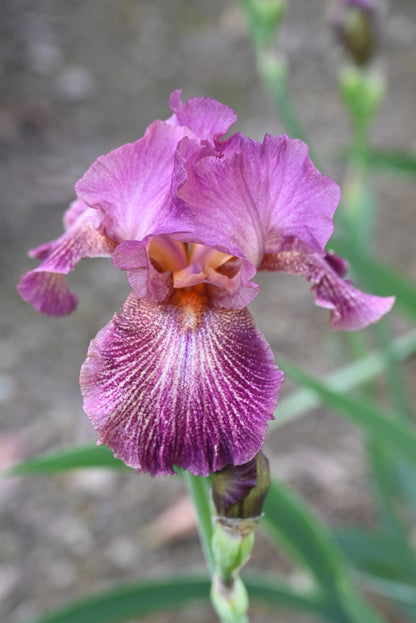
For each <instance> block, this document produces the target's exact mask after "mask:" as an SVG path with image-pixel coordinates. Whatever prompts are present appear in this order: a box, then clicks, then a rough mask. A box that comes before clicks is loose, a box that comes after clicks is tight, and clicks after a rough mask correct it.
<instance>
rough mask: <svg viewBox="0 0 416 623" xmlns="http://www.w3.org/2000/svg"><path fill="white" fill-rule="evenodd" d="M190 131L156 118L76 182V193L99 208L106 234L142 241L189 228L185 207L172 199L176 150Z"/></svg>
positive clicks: (99, 160) (92, 166) (189, 222)
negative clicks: (171, 191) (149, 236)
mask: <svg viewBox="0 0 416 623" xmlns="http://www.w3.org/2000/svg"><path fill="white" fill-rule="evenodd" d="M189 134H192V133H191V132H190V130H188V129H187V128H183V127H175V126H173V125H169V124H167V123H165V122H163V121H155V122H154V123H153V124H152V125H151V126H149V128H148V129H147V131H146V134H145V135H144V137H142V138H140V139H139V140H137V141H136V142H135V143H127V144H126V145H123V146H122V147H119V148H118V149H114V150H113V151H110V153H108V154H106V155H105V156H100V158H98V159H97V160H96V161H95V162H94V163H93V164H92V165H91V167H90V168H89V169H88V171H87V172H86V173H85V175H84V176H83V177H82V178H81V179H80V180H79V181H78V182H77V184H76V186H75V188H76V191H77V194H78V196H79V197H80V198H81V199H82V200H83V201H85V202H86V203H87V204H88V205H90V206H92V207H94V208H97V209H99V210H100V211H102V212H103V214H104V219H103V227H104V228H105V231H106V233H107V235H108V236H109V237H111V238H113V239H114V240H116V241H117V242H121V241H123V240H143V239H144V238H145V237H146V236H148V235H149V234H152V235H158V234H170V233H173V232H181V231H188V230H189V229H190V227H192V222H193V221H192V217H191V215H190V212H189V210H188V211H187V210H186V209H184V208H183V207H182V208H181V209H180V210H178V209H176V208H175V206H174V205H173V204H172V202H171V201H170V188H171V184H172V173H173V165H174V160H175V152H176V148H177V146H178V143H179V141H180V140H181V139H182V138H183V137H184V136H186V135H189Z"/></svg>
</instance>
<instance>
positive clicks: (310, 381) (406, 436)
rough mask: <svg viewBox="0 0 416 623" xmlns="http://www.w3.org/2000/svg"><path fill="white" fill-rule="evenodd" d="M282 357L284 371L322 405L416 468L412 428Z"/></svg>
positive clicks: (414, 437) (370, 403)
mask: <svg viewBox="0 0 416 623" xmlns="http://www.w3.org/2000/svg"><path fill="white" fill-rule="evenodd" d="M282 359H283V358H282V357H280V358H279V360H280V364H281V367H282V369H283V370H284V371H285V372H286V373H287V374H288V376H290V377H291V378H292V379H293V380H294V381H296V382H297V383H299V384H300V385H303V386H304V387H307V388H309V389H311V390H313V391H314V392H315V393H316V394H318V395H319V397H320V398H321V400H322V402H324V403H325V404H326V405H328V406H329V407H331V408H333V409H334V410H335V411H337V412H339V413H340V414H342V415H343V416H344V417H346V418H347V419H348V420H350V421H351V422H353V423H354V424H357V425H358V426H359V427H360V428H361V429H362V430H364V431H365V432H366V433H367V434H368V435H369V436H370V438H373V439H376V440H378V441H379V442H380V443H382V444H383V445H384V447H386V448H387V449H389V450H390V451H391V452H393V453H395V454H398V455H399V456H403V457H404V458H406V459H407V460H408V461H409V462H411V463H412V464H413V465H416V433H415V429H414V427H413V426H412V425H410V424H408V423H407V422H405V421H403V420H399V419H398V418H397V417H395V416H394V414H392V413H390V412H388V411H384V410H383V409H381V408H380V407H378V405H377V404H376V403H374V402H373V401H371V400H370V399H368V398H364V397H356V396H352V395H351V394H349V395H346V394H343V393H341V392H338V391H335V390H333V389H331V388H330V387H328V386H327V385H325V383H323V382H322V381H320V380H319V379H317V378H315V377H313V376H310V375H309V374H307V373H306V372H303V371H302V370H300V368H297V367H296V366H295V365H293V364H292V363H290V362H289V361H288V360H287V359H284V360H283V361H282Z"/></svg>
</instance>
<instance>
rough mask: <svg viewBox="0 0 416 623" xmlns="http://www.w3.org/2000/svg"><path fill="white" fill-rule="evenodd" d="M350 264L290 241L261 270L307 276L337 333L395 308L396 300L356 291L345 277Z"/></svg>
mask: <svg viewBox="0 0 416 623" xmlns="http://www.w3.org/2000/svg"><path fill="white" fill-rule="evenodd" d="M346 268H347V263H346V261H345V260H343V259H342V258H340V257H338V256H337V255H335V254H331V253H327V254H326V255H324V256H321V255H319V254H318V253H314V252H313V251H312V250H311V249H310V248H309V247H307V246H306V245H305V244H303V243H302V242H301V241H300V240H297V239H296V238H293V237H288V238H285V239H283V240H281V241H280V242H279V243H278V244H276V250H275V252H274V253H273V254H269V255H266V256H265V257H264V259H263V263H262V265H261V266H260V270H268V271H274V270H276V271H283V272H287V273H290V274H293V275H304V276H305V277H306V279H307V280H308V281H309V282H310V283H311V284H312V291H313V293H314V294H315V302H316V304H317V305H319V306H320V307H325V308H327V309H330V310H331V317H330V327H331V329H332V330H334V331H356V330H357V329H363V328H364V327H366V326H367V325H369V324H372V323H374V322H377V321H378V320H380V318H382V316H384V315H385V314H386V313H387V312H389V311H390V309H391V308H392V307H393V304H394V301H395V297H394V296H387V297H386V296H375V295H372V294H366V293H365V292H361V291H360V290H358V289H357V288H354V286H352V285H351V284H350V283H349V282H348V281H347V280H345V279H342V278H341V277H340V275H342V274H343V273H344V272H345V270H346Z"/></svg>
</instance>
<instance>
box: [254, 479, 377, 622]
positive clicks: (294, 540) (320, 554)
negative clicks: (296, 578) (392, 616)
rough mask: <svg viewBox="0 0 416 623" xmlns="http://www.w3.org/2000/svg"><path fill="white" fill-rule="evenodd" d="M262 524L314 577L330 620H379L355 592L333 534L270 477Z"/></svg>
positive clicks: (297, 499) (288, 491)
mask: <svg viewBox="0 0 416 623" xmlns="http://www.w3.org/2000/svg"><path fill="white" fill-rule="evenodd" d="M264 511H265V516H264V520H263V521H264V524H265V526H266V528H267V531H268V532H269V534H270V535H271V536H272V537H273V538H274V539H275V540H276V541H277V543H278V544H283V545H285V546H286V549H287V550H288V551H289V552H290V553H291V554H292V555H293V556H294V558H295V559H296V560H298V561H300V562H301V563H303V564H304V565H305V566H306V567H307V568H308V569H309V570H310V572H311V573H312V574H313V576H314V577H315V580H316V583H317V585H318V587H319V589H320V591H322V594H324V595H325V599H326V603H327V604H328V606H329V607H330V608H331V609H332V619H331V620H332V622H333V623H335V622H336V623H382V621H383V619H381V618H380V617H379V616H378V615H377V614H376V613H375V612H374V611H373V610H371V609H370V608H369V606H367V604H366V603H365V602H363V600H362V599H361V596H360V595H359V594H358V592H356V591H355V589H354V587H353V585H352V583H351V579H350V568H349V565H348V564H347V563H346V559H344V556H343V554H342V553H341V550H340V549H339V548H338V545H337V544H336V542H335V540H334V538H333V536H332V534H331V533H330V531H329V530H327V529H326V528H325V526H324V525H323V524H322V523H321V522H320V521H319V520H318V519H317V518H316V517H315V516H314V514H313V513H312V512H311V511H310V510H309V509H308V507H307V506H306V504H304V503H303V502H302V501H301V500H300V499H299V498H298V497H297V496H295V495H294V494H293V492H291V491H290V490H289V489H288V487H286V486H285V485H283V484H282V483H280V482H278V481H276V480H273V481H272V484H271V486H270V489H269V493H268V494H267V498H266V503H265V508H264Z"/></svg>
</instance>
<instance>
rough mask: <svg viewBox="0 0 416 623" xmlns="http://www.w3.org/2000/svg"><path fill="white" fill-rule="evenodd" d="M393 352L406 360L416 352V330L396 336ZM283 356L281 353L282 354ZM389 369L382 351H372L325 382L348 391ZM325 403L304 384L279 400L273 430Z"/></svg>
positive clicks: (399, 359)
mask: <svg viewBox="0 0 416 623" xmlns="http://www.w3.org/2000/svg"><path fill="white" fill-rule="evenodd" d="M391 349H392V354H393V355H394V357H395V359H396V360H397V361H403V360H405V359H407V358H408V357H409V356H410V355H412V354H414V353H415V352H416V331H410V332H409V333H406V335H404V336H401V337H399V338H396V339H395V340H394V341H393V343H392V345H391ZM279 360H280V355H279ZM385 369H386V360H385V358H384V356H383V354H382V353H381V352H380V351H375V352H372V353H369V354H368V355H366V356H365V357H362V358H361V359H358V360H357V361H354V362H353V363H350V364H348V365H346V366H343V367H342V368H340V369H339V370H337V371H336V372H333V373H332V374H329V375H327V376H325V377H324V381H323V382H324V384H325V385H326V386H327V387H330V388H331V389H335V390H339V391H342V392H348V391H350V390H351V389H354V388H355V387H358V386H360V385H364V384H365V383H367V382H368V381H370V380H371V379H373V378H374V377H376V376H377V375H378V374H380V373H381V372H383V371H384V370H385ZM320 404H322V400H321V398H320V396H319V395H318V394H317V393H316V392H314V391H313V390H310V389H306V388H302V389H299V390H297V391H295V392H293V394H291V395H290V396H288V397H286V398H282V399H280V400H279V403H278V406H277V409H276V412H275V414H274V415H275V417H276V419H275V420H272V421H271V422H270V430H275V429H277V428H279V427H280V426H282V425H283V424H285V423H286V422H287V421H289V420H292V419H293V418H295V417H299V416H301V415H304V414H305V413H307V412H308V411H310V410H311V409H313V408H315V407H317V406H319V405H320Z"/></svg>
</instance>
